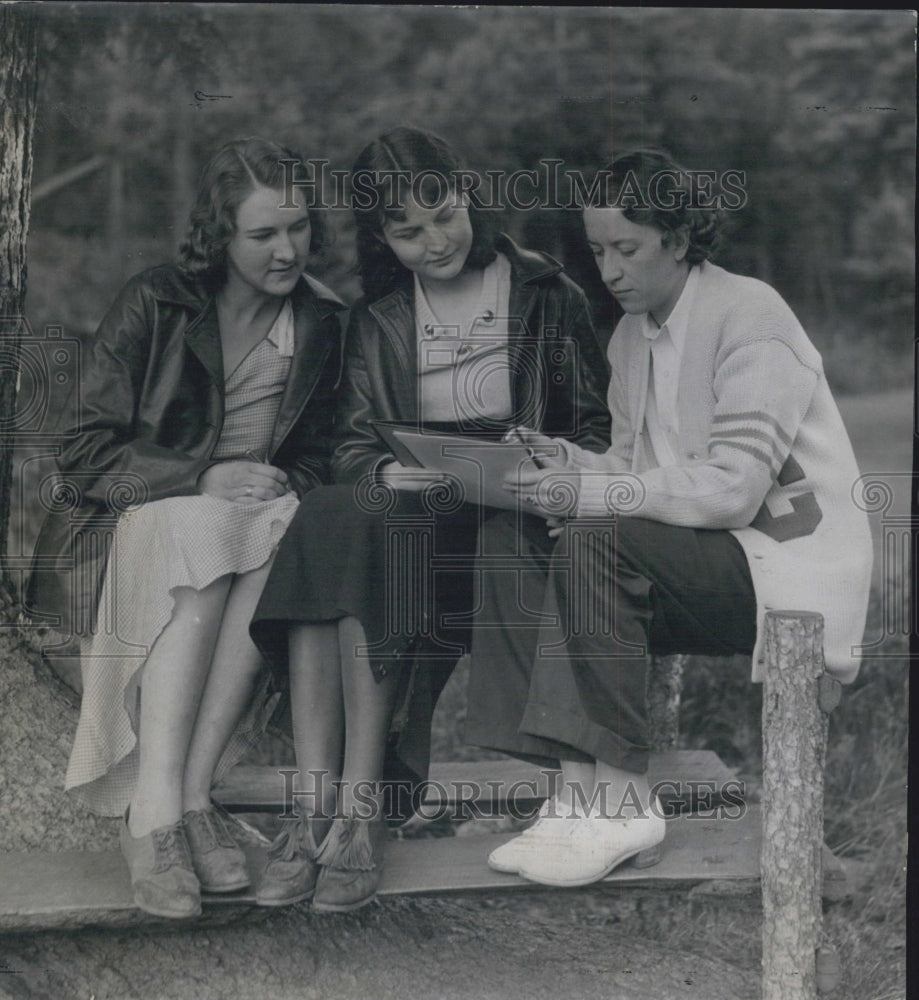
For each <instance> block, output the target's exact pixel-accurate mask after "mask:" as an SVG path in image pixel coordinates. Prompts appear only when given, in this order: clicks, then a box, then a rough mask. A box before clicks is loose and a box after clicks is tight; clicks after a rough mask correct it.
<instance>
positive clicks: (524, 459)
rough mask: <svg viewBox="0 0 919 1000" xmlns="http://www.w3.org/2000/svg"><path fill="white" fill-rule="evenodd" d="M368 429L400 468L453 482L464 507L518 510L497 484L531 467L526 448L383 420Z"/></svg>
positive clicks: (510, 496) (509, 443) (504, 442)
mask: <svg viewBox="0 0 919 1000" xmlns="http://www.w3.org/2000/svg"><path fill="white" fill-rule="evenodd" d="M370 425H371V427H373V429H374V431H375V432H376V434H377V436H378V437H379V438H380V440H381V441H383V442H384V444H385V445H386V447H387V448H389V449H390V450H391V451H392V453H393V456H394V457H395V458H397V459H398V460H399V461H400V462H401V463H402V464H403V465H405V466H407V467H410V468H421V469H430V470H432V471H435V472H443V473H445V474H447V475H449V476H451V477H452V478H454V479H455V480H457V481H458V482H459V483H460V484H461V485H462V488H463V498H464V500H465V501H466V502H467V503H476V504H479V505H481V506H483V507H497V508H499V509H501V510H517V509H518V506H519V504H518V501H517V498H516V497H515V496H513V494H511V493H508V491H507V490H505V489H502V487H501V483H502V482H503V480H504V479H505V478H506V477H507V476H508V475H509V474H510V475H513V474H514V473H515V472H516V471H517V470H518V469H520V467H521V466H522V465H523V464H524V463H532V458H531V454H530V451H529V450H528V448H527V446H526V445H524V444H519V443H517V442H515V441H487V440H480V439H478V438H472V437H463V436H462V435H458V434H439V433H436V432H432V431H422V430H419V429H418V427H417V425H414V424H412V425H407V424H399V423H394V422H389V421H383V420H372V421H370Z"/></svg>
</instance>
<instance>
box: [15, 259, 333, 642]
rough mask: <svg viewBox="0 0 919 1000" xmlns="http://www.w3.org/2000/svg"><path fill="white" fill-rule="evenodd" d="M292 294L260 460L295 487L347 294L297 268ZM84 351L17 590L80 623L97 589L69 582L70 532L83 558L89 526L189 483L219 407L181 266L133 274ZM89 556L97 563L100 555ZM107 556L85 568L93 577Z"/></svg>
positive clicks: (318, 435) (42, 610)
mask: <svg viewBox="0 0 919 1000" xmlns="http://www.w3.org/2000/svg"><path fill="white" fill-rule="evenodd" d="M291 302H292V305H293V313H294V354H293V357H292V358H291V365H290V371H289V374H288V378H287V385H286V387H285V390H284V394H283V396H282V399H281V404H280V407H279V410H278V414H277V418H276V420H275V425H274V430H273V432H272V438H271V445H270V448H269V451H268V456H267V461H269V462H270V463H271V464H273V465H276V466H278V467H279V468H282V469H283V470H284V471H285V472H286V473H287V475H288V476H289V479H290V484H291V487H292V488H293V489H294V490H295V491H296V492H297V494H298V496H301V497H302V496H303V495H304V494H305V493H307V492H308V491H309V490H311V489H313V488H314V487H315V486H319V485H320V484H322V483H326V482H329V480H330V469H329V456H330V451H331V446H332V428H333V420H334V408H335V407H334V398H335V393H336V390H337V387H338V382H339V379H340V375H341V365H342V349H343V339H342V336H341V322H340V319H339V316H338V315H337V313H338V311H339V310H340V309H343V308H344V305H343V303H341V302H340V300H338V298H337V297H336V296H335V295H334V294H333V293H332V292H330V291H329V290H328V289H326V288H324V286H323V285H321V284H320V283H319V282H318V281H316V280H315V279H312V278H309V277H307V276H303V277H301V279H300V281H299V282H298V284H297V285H296V287H295V289H294V291H293V292H292V294H291ZM86 353H87V354H88V356H86V357H81V359H80V360H81V366H80V372H79V378H78V380H77V383H78V387H77V389H76V391H78V392H79V393H80V396H79V402H78V405H77V406H76V408H75V412H76V414H77V417H78V423H77V425H76V426H71V427H66V428H64V429H63V431H62V434H61V440H62V446H63V447H62V454H61V456H60V458H59V459H58V466H59V469H60V473H61V486H60V487H59V488H58V489H57V490H56V491H55V498H53V499H52V502H51V503H50V504H48V506H49V507H50V508H51V512H50V513H49V514H48V516H47V517H46V519H45V522H44V524H43V526H42V529H41V532H40V533H39V537H38V541H37V542H36V547H35V554H34V556H33V563H32V570H33V571H32V575H31V578H30V581H29V586H28V590H27V594H26V599H25V601H24V605H25V612H26V614H28V615H30V616H32V617H33V620H35V616H38V615H40V616H42V617H43V616H46V615H52V616H60V618H61V625H60V628H61V630H62V631H67V632H70V631H74V629H73V625H74V619H75V618H81V621H80V622H79V623H78V625H81V626H85V625H86V623H87V622H88V621H89V620H90V619H91V617H92V605H93V604H94V595H92V594H89V595H86V594H84V597H83V598H82V599H80V601H78V604H80V607H77V606H76V605H74V604H73V598H72V596H71V595H70V590H71V588H72V584H73V583H74V577H75V575H76V574H77V573H82V574H83V575H84V576H85V566H83V565H82V563H83V562H84V561H85V560H84V559H80V558H77V559H76V560H74V552H76V551H77V549H78V545H77V544H76V536H77V535H78V534H80V533H81V532H82V533H83V534H82V539H81V544H80V545H79V550H80V551H81V552H83V553H84V556H86V557H88V558H90V559H91V558H92V556H91V554H90V553H91V550H92V549H93V548H94V546H93V545H92V544H90V543H89V541H88V539H89V535H90V534H91V532H92V531H98V530H100V529H103V530H104V529H105V527H107V528H108V530H111V528H112V527H113V525H114V522H115V520H117V515H118V513H120V512H121V511H123V510H124V509H125V508H126V507H127V506H131V505H136V504H139V503H145V502H152V501H155V500H161V499H164V498H166V497H175V496H187V495H191V494H196V493H197V492H198V485H197V484H198V478H199V476H200V475H201V473H202V472H203V471H204V470H205V469H207V468H208V466H210V465H212V464H214V460H213V459H211V457H210V456H211V453H212V451H213V450H214V447H215V446H216V444H217V441H218V439H219V437H220V432H221V428H222V425H223V413H224V373H223V362H222V354H221V348H220V331H219V328H218V325H217V309H216V304H215V302H214V298H213V296H212V295H211V294H209V293H208V292H207V290H206V289H205V288H204V286H203V285H202V284H201V283H200V282H199V281H197V280H195V279H193V278H190V277H188V276H187V275H186V274H185V273H184V272H183V271H181V270H180V269H179V268H177V267H173V266H168V265H167V266H163V267H156V268H152V269H150V270H148V271H144V272H142V273H141V274H138V275H136V276H135V277H134V278H132V279H131V280H130V281H129V282H128V283H127V285H125V287H124V288H123V289H122V291H121V293H120V294H119V296H118V298H117V299H116V300H115V302H114V304H113V305H112V307H111V308H110V309H109V311H108V313H107V314H106V316H105V318H104V319H103V320H102V323H101V325H100V326H99V329H98V331H97V333H96V335H95V338H94V339H93V341H92V343H91V346H90V348H89V350H88V351H87V352H86ZM68 409H69V410H70V408H68ZM71 412H73V410H71ZM56 508H63V509H56ZM103 544H104V543H103ZM95 561H96V562H97V563H103V564H104V558H101V557H99V556H97V558H96V560H95ZM103 569H104V565H101V566H99V565H97V566H95V567H94V568H93V571H92V574H91V575H93V576H94V577H95V578H96V579H95V581H94V583H95V587H96V589H97V588H98V583H99V580H100V579H101V571H102V570H103ZM68 578H69V579H68ZM80 589H81V590H83V591H92V589H93V587H92V586H90V587H86V586H83V587H82V588H80ZM87 607H88V608H89V611H88V612H87ZM87 614H88V615H89V617H87ZM49 624H50V622H49ZM83 630H84V628H83V627H78V628H77V631H78V632H82V631H83Z"/></svg>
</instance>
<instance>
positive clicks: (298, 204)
mask: <svg viewBox="0 0 919 1000" xmlns="http://www.w3.org/2000/svg"><path fill="white" fill-rule="evenodd" d="M308 214H309V211H308V209H307V206H306V198H305V196H304V194H303V192H302V191H299V190H296V189H294V190H292V191H284V190H278V191H275V190H273V189H272V188H268V187H262V186H259V187H257V188H254V189H253V190H252V191H250V192H249V194H248V195H246V197H245V198H243V200H242V201H241V202H240V205H239V208H238V209H237V210H236V224H237V226H238V227H239V228H240V229H243V228H255V227H256V226H259V225H272V224H274V223H277V222H284V223H285V224H289V223H290V222H291V221H296V220H297V219H300V218H302V217H303V216H304V215H308Z"/></svg>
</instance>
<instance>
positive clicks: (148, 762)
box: [130, 576, 232, 837]
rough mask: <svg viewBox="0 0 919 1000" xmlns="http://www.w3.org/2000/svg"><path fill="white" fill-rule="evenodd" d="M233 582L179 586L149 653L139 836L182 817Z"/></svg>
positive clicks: (135, 806)
mask: <svg viewBox="0 0 919 1000" xmlns="http://www.w3.org/2000/svg"><path fill="white" fill-rule="evenodd" d="M231 582H232V577H230V576H223V577H220V579H218V580H215V581H214V582H213V583H211V584H210V585H209V586H207V587H205V588H204V589H203V590H193V589H192V588H190V587H178V588H176V590H175V591H174V593H173V597H174V599H175V606H174V608H173V613H172V618H171V619H170V621H169V624H168V625H167V626H166V627H165V628H164V629H163V631H162V632H161V633H160V634H159V636H158V637H157V640H156V642H155V643H154V645H153V648H152V649H151V650H150V654H149V655H148V656H147V661H146V663H145V664H144V668H143V681H142V684H141V699H140V730H139V733H138V752H139V767H138V776H137V787H136V788H135V790H134V797H133V798H132V800H131V814H130V831H131V834H132V835H133V836H135V837H142V836H144V835H146V834H147V833H149V832H150V831H151V830H153V829H156V828H157V827H160V826H167V825H171V824H173V823H177V822H178V821H179V820H180V819H181V818H182V812H183V809H182V781H183V778H184V774H185V762H186V758H187V756H188V747H189V743H190V742H191V737H192V730H193V728H194V725H195V719H196V717H197V715H198V705H199V703H200V701H201V693H202V691H203V689H204V684H205V681H206V678H207V675H208V670H209V669H210V665H211V659H212V656H213V651H214V645H215V643H216V641H217V635H218V632H219V629H220V623H221V620H222V618H223V609H224V605H225V604H226V599H227V594H228V592H229V589H230V584H231Z"/></svg>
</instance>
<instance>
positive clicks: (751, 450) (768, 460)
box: [718, 439, 776, 475]
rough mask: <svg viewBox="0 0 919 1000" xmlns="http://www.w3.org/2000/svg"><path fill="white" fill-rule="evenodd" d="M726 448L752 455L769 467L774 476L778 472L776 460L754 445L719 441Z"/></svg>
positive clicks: (744, 442)
mask: <svg viewBox="0 0 919 1000" xmlns="http://www.w3.org/2000/svg"><path fill="white" fill-rule="evenodd" d="M718 443H719V444H720V445H721V446H722V447H724V448H737V449H738V450H739V451H745V452H746V453H747V454H748V455H752V456H753V457H754V458H755V459H758V460H759V461H760V462H762V463H763V465H766V466H768V467H769V470H770V471H771V472H772V474H773V475H774V474H775V471H776V468H775V466H776V462H775V458H774V457H773V456H771V455H769V453H768V452H765V451H762V450H761V449H760V448H756V447H754V445H752V444H748V443H747V442H746V441H731V440H727V439H724V440H719V442H718Z"/></svg>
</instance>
